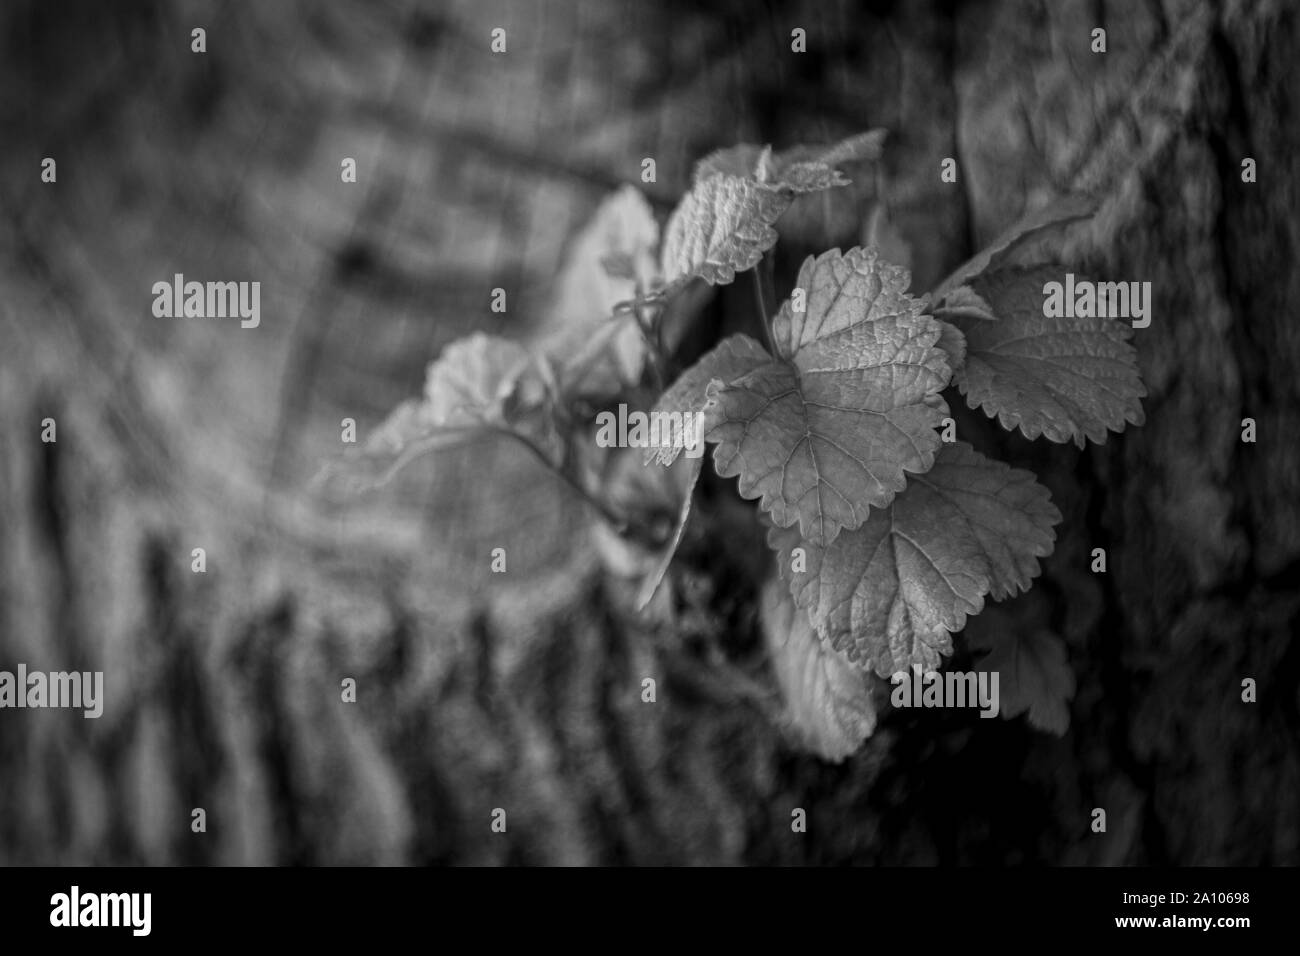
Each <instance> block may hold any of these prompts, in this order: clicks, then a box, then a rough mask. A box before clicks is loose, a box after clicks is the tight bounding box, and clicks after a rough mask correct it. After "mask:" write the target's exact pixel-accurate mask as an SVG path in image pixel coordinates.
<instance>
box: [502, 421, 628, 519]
mask: <svg viewBox="0 0 1300 956" xmlns="http://www.w3.org/2000/svg"><path fill="white" fill-rule="evenodd" d="M490 430H491V431H494V432H496V433H498V434H501V435H508V436H509V437H511V438H514V439H515V440H516V441H518V442H519V443H520V444H521V445H523V446H524V447H525V448H527V449H528V450H529V451H530V452H532V453H533V455H534V456H535V457H536V458H537V460H538V461H540V462H541V463H542V464H543V465H545V466H546V469H547V470H548V471H550V472H551V474H553V475H555V476H556V477H557V478H559V479H561V480H562V481H563V482H564V483H565V484H566V485H568V486H569V488H571V489H572V490H573V491H574V493H575V494H577V495H578V497H579V498H581V499H582V500H583V501H585V502H586V503H587V504H589V505H591V507H593V508H594V509H596V511H597V512H599V513H600V516H601V517H602V518H604V519H605V521H607V522H608V523H609V525H610V527H612V528H613V529H614V530H615V531H616V532H617V533H619V534H623V533H624V532H625V531H626V530H627V526H628V522H627V519H626V518H625V517H623V516H622V515H620V514H618V513H617V512H616V511H614V509H613V508H611V507H610V506H609V504H608V503H606V502H604V501H601V500H600V499H599V498H597V497H595V496H594V495H593V494H592V493H591V492H589V491H588V490H587V489H586V488H584V487H582V485H581V484H580V483H579V482H578V481H577V479H575V478H574V477H573V476H572V475H571V474H569V472H568V471H567V470H564V469H561V468H557V467H556V466H555V463H554V462H552V461H551V459H550V458H549V457H548V456H547V454H546V452H545V451H544V450H543V449H541V448H539V447H538V446H537V444H536V443H535V442H534V441H533V440H532V439H531V438H529V437H528V436H526V435H523V434H521V433H520V432H517V431H514V430H513V429H510V428H502V427H501V426H499V425H493V426H490Z"/></svg>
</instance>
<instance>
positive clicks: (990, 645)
mask: <svg viewBox="0 0 1300 956" xmlns="http://www.w3.org/2000/svg"><path fill="white" fill-rule="evenodd" d="M968 638H969V643H970V646H971V648H972V649H973V650H987V651H989V653H988V655H987V656H985V657H984V658H983V659H982V660H980V661H979V662H978V665H977V666H978V667H979V668H980V669H981V670H985V671H990V672H993V671H996V672H997V674H998V699H999V713H1001V715H1002V716H1003V717H1005V718H1007V719H1010V718H1012V717H1016V716H1018V715H1019V714H1023V713H1026V712H1027V715H1028V718H1029V723H1030V724H1031V725H1033V726H1034V727H1037V728H1038V729H1039V730H1044V731H1047V732H1048V733H1053V734H1056V735H1057V736H1058V737H1059V736H1062V735H1064V734H1065V732H1066V730H1068V729H1069V727H1070V707H1069V701H1070V700H1071V699H1072V698H1073V697H1074V691H1075V681H1074V672H1073V671H1072V670H1070V663H1069V660H1068V659H1067V657H1066V652H1065V643H1064V642H1063V641H1062V640H1061V639H1060V638H1059V637H1057V636H1056V635H1055V634H1053V633H1051V632H1050V631H1046V630H1043V629H1041V628H1039V629H1035V630H1032V631H1029V632H1027V633H1024V634H1017V633H1015V632H1013V631H1010V630H1005V629H1004V630H999V631H998V632H996V634H995V633H994V632H993V630H992V629H991V628H981V629H979V631H978V632H976V633H971V634H968Z"/></svg>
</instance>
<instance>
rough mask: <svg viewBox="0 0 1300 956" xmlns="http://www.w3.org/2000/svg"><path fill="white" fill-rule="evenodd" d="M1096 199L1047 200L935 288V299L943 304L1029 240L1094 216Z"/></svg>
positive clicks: (1040, 237) (1063, 198)
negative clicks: (946, 299) (1047, 201)
mask: <svg viewBox="0 0 1300 956" xmlns="http://www.w3.org/2000/svg"><path fill="white" fill-rule="evenodd" d="M1097 206H1098V203H1097V200H1095V199H1094V198H1092V197H1091V196H1082V195H1070V196H1062V197H1060V198H1059V199H1056V200H1055V201H1053V202H1050V203H1048V204H1047V205H1046V206H1044V207H1043V208H1041V209H1038V210H1036V211H1034V212H1032V213H1029V214H1028V215H1026V216H1024V217H1023V218H1021V219H1020V220H1019V221H1018V222H1016V223H1015V225H1013V226H1011V228H1009V229H1007V230H1006V231H1005V232H1003V233H1002V234H1001V235H999V236H998V237H997V238H996V239H994V240H993V241H992V242H991V243H989V244H988V245H987V246H985V247H984V249H983V250H981V251H980V253H979V254H978V255H977V256H975V257H974V258H973V259H971V260H970V261H968V262H966V263H963V264H962V265H961V266H960V267H959V268H958V269H957V270H956V271H955V272H953V274H952V275H950V276H948V278H946V279H944V280H943V282H941V283H940V284H939V287H938V288H937V289H935V290H934V299H935V301H936V302H940V303H942V301H943V300H944V298H945V297H946V296H947V295H948V294H949V293H950V292H952V291H953V290H954V289H956V288H957V287H958V286H962V285H965V284H967V283H968V282H969V281H970V280H971V279H973V278H974V277H975V276H978V275H980V274H982V273H984V272H986V271H988V270H989V269H990V268H992V267H995V266H997V265H998V263H999V262H1001V261H1002V260H1003V259H1005V258H1006V257H1007V256H1008V255H1010V254H1011V253H1012V252H1014V251H1015V250H1016V249H1017V248H1019V247H1020V246H1021V245H1023V244H1024V243H1025V242H1027V241H1029V240H1030V239H1042V238H1045V237H1046V236H1048V235H1051V234H1052V233H1055V232H1059V231H1062V230H1064V229H1065V228H1066V227H1068V226H1070V225H1072V224H1074V223H1076V222H1081V221H1082V220H1084V219H1091V218H1092V216H1093V214H1094V213H1096V211H1097Z"/></svg>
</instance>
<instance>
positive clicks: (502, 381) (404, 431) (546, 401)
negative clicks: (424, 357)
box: [314, 333, 562, 495]
mask: <svg viewBox="0 0 1300 956" xmlns="http://www.w3.org/2000/svg"><path fill="white" fill-rule="evenodd" d="M556 388H557V385H556V382H555V378H554V374H553V372H552V371H551V368H550V365H549V363H547V362H545V361H543V360H539V359H537V358H535V357H534V356H533V355H531V354H530V353H529V352H528V351H527V350H525V349H524V348H523V347H522V346H521V345H519V344H518V343H517V342H512V341H510V340H509V339H502V338H496V337H494V336H489V335H484V334H482V333H476V334H474V335H471V336H468V337H467V338H463V339H457V340H456V341H455V342H452V343H451V344H450V345H448V346H447V347H446V348H445V349H444V350H443V353H442V355H441V356H440V357H439V358H438V360H437V361H435V362H433V363H431V364H430V365H429V369H428V373H427V375H426V378H425V385H424V392H425V394H424V399H423V400H422V401H414V400H408V401H406V402H403V403H402V404H401V405H399V406H397V408H396V409H394V410H393V412H392V413H391V414H390V415H389V416H388V418H387V419H386V420H385V421H384V422H383V423H382V424H381V425H379V426H378V427H377V428H376V429H375V430H374V431H373V432H372V434H371V435H370V437H369V438H368V439H367V440H366V442H365V443H364V444H363V445H362V446H361V447H360V448H357V449H350V450H349V451H348V452H347V453H345V454H344V455H342V456H340V457H339V458H338V459H336V460H335V461H333V462H330V463H328V464H327V465H326V466H325V467H324V469H322V471H321V473H320V474H319V475H317V476H316V478H315V479H314V484H315V485H316V487H318V488H323V489H325V490H327V491H329V492H333V493H337V494H341V495H352V494H356V493H358V492H361V491H365V490H368V489H371V488H376V487H379V486H381V485H383V484H385V483H387V482H388V481H389V480H391V478H392V477H393V475H394V474H396V472H397V471H398V470H399V469H400V468H401V467H403V466H404V465H406V464H408V463H409V462H411V461H413V460H414V459H415V458H417V457H419V456H420V455H423V454H425V453H427V452H429V451H433V450H435V449H439V448H446V447H449V446H451V445H456V444H460V443H462V442H464V441H465V440H467V439H468V438H470V437H472V436H475V435H481V434H482V433H483V432H485V431H498V432H506V433H511V432H513V433H515V434H518V435H520V436H523V437H525V438H526V439H527V440H528V441H529V442H531V443H532V444H533V445H534V446H535V447H536V448H538V450H540V451H541V452H542V453H543V454H544V455H546V456H547V457H548V459H549V460H550V461H551V462H552V464H554V463H556V462H558V460H559V457H560V455H561V452H562V440H561V438H560V436H559V434H558V432H557V430H556V425H555V420H554V417H553V409H554V402H555V397H556Z"/></svg>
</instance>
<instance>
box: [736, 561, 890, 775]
mask: <svg viewBox="0 0 1300 956" xmlns="http://www.w3.org/2000/svg"><path fill="white" fill-rule="evenodd" d="M759 614H760V618H761V620H762V625H763V637H764V640H765V642H766V644H767V649H768V653H769V654H770V656H771V660H772V670H773V671H774V672H775V674H776V680H777V683H778V684H779V685H780V687H781V693H782V695H783V696H784V698H785V702H786V711H787V713H788V714H789V718H790V722H791V724H792V725H793V727H794V730H795V732H796V733H797V734H798V736H799V739H800V742H801V743H802V744H803V746H805V747H806V748H807V749H809V750H811V751H812V752H813V753H815V754H817V755H818V756H819V757H822V758H823V759H825V760H830V761H833V762H835V763H838V762H840V761H841V760H843V759H844V758H845V757H847V756H849V754H851V753H853V752H854V751H855V750H857V749H858V748H859V747H860V746H862V742H863V741H864V740H866V739H867V738H868V737H870V736H871V732H872V731H873V730H874V729H875V726H876V708H875V705H874V704H873V703H872V700H871V694H870V691H869V689H868V688H867V685H866V680H865V675H864V674H863V673H862V672H861V671H860V670H858V669H857V668H855V667H854V666H853V665H851V664H849V663H848V661H846V660H845V659H844V658H843V657H842V656H841V655H840V654H838V653H836V652H835V651H833V650H831V648H830V647H828V646H827V645H826V644H825V643H824V642H823V641H822V640H821V639H820V638H818V637H817V634H816V633H815V632H814V631H813V629H812V626H811V625H810V624H809V623H808V615H807V614H805V613H804V612H803V611H801V610H799V609H798V608H796V607H795V606H794V603H793V602H792V601H791V600H790V597H789V595H788V594H786V593H785V589H784V588H783V587H782V586H781V584H780V582H779V581H776V580H769V581H768V582H767V583H766V584H765V585H764V586H763V592H762V597H761V600H760V605H759Z"/></svg>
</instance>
